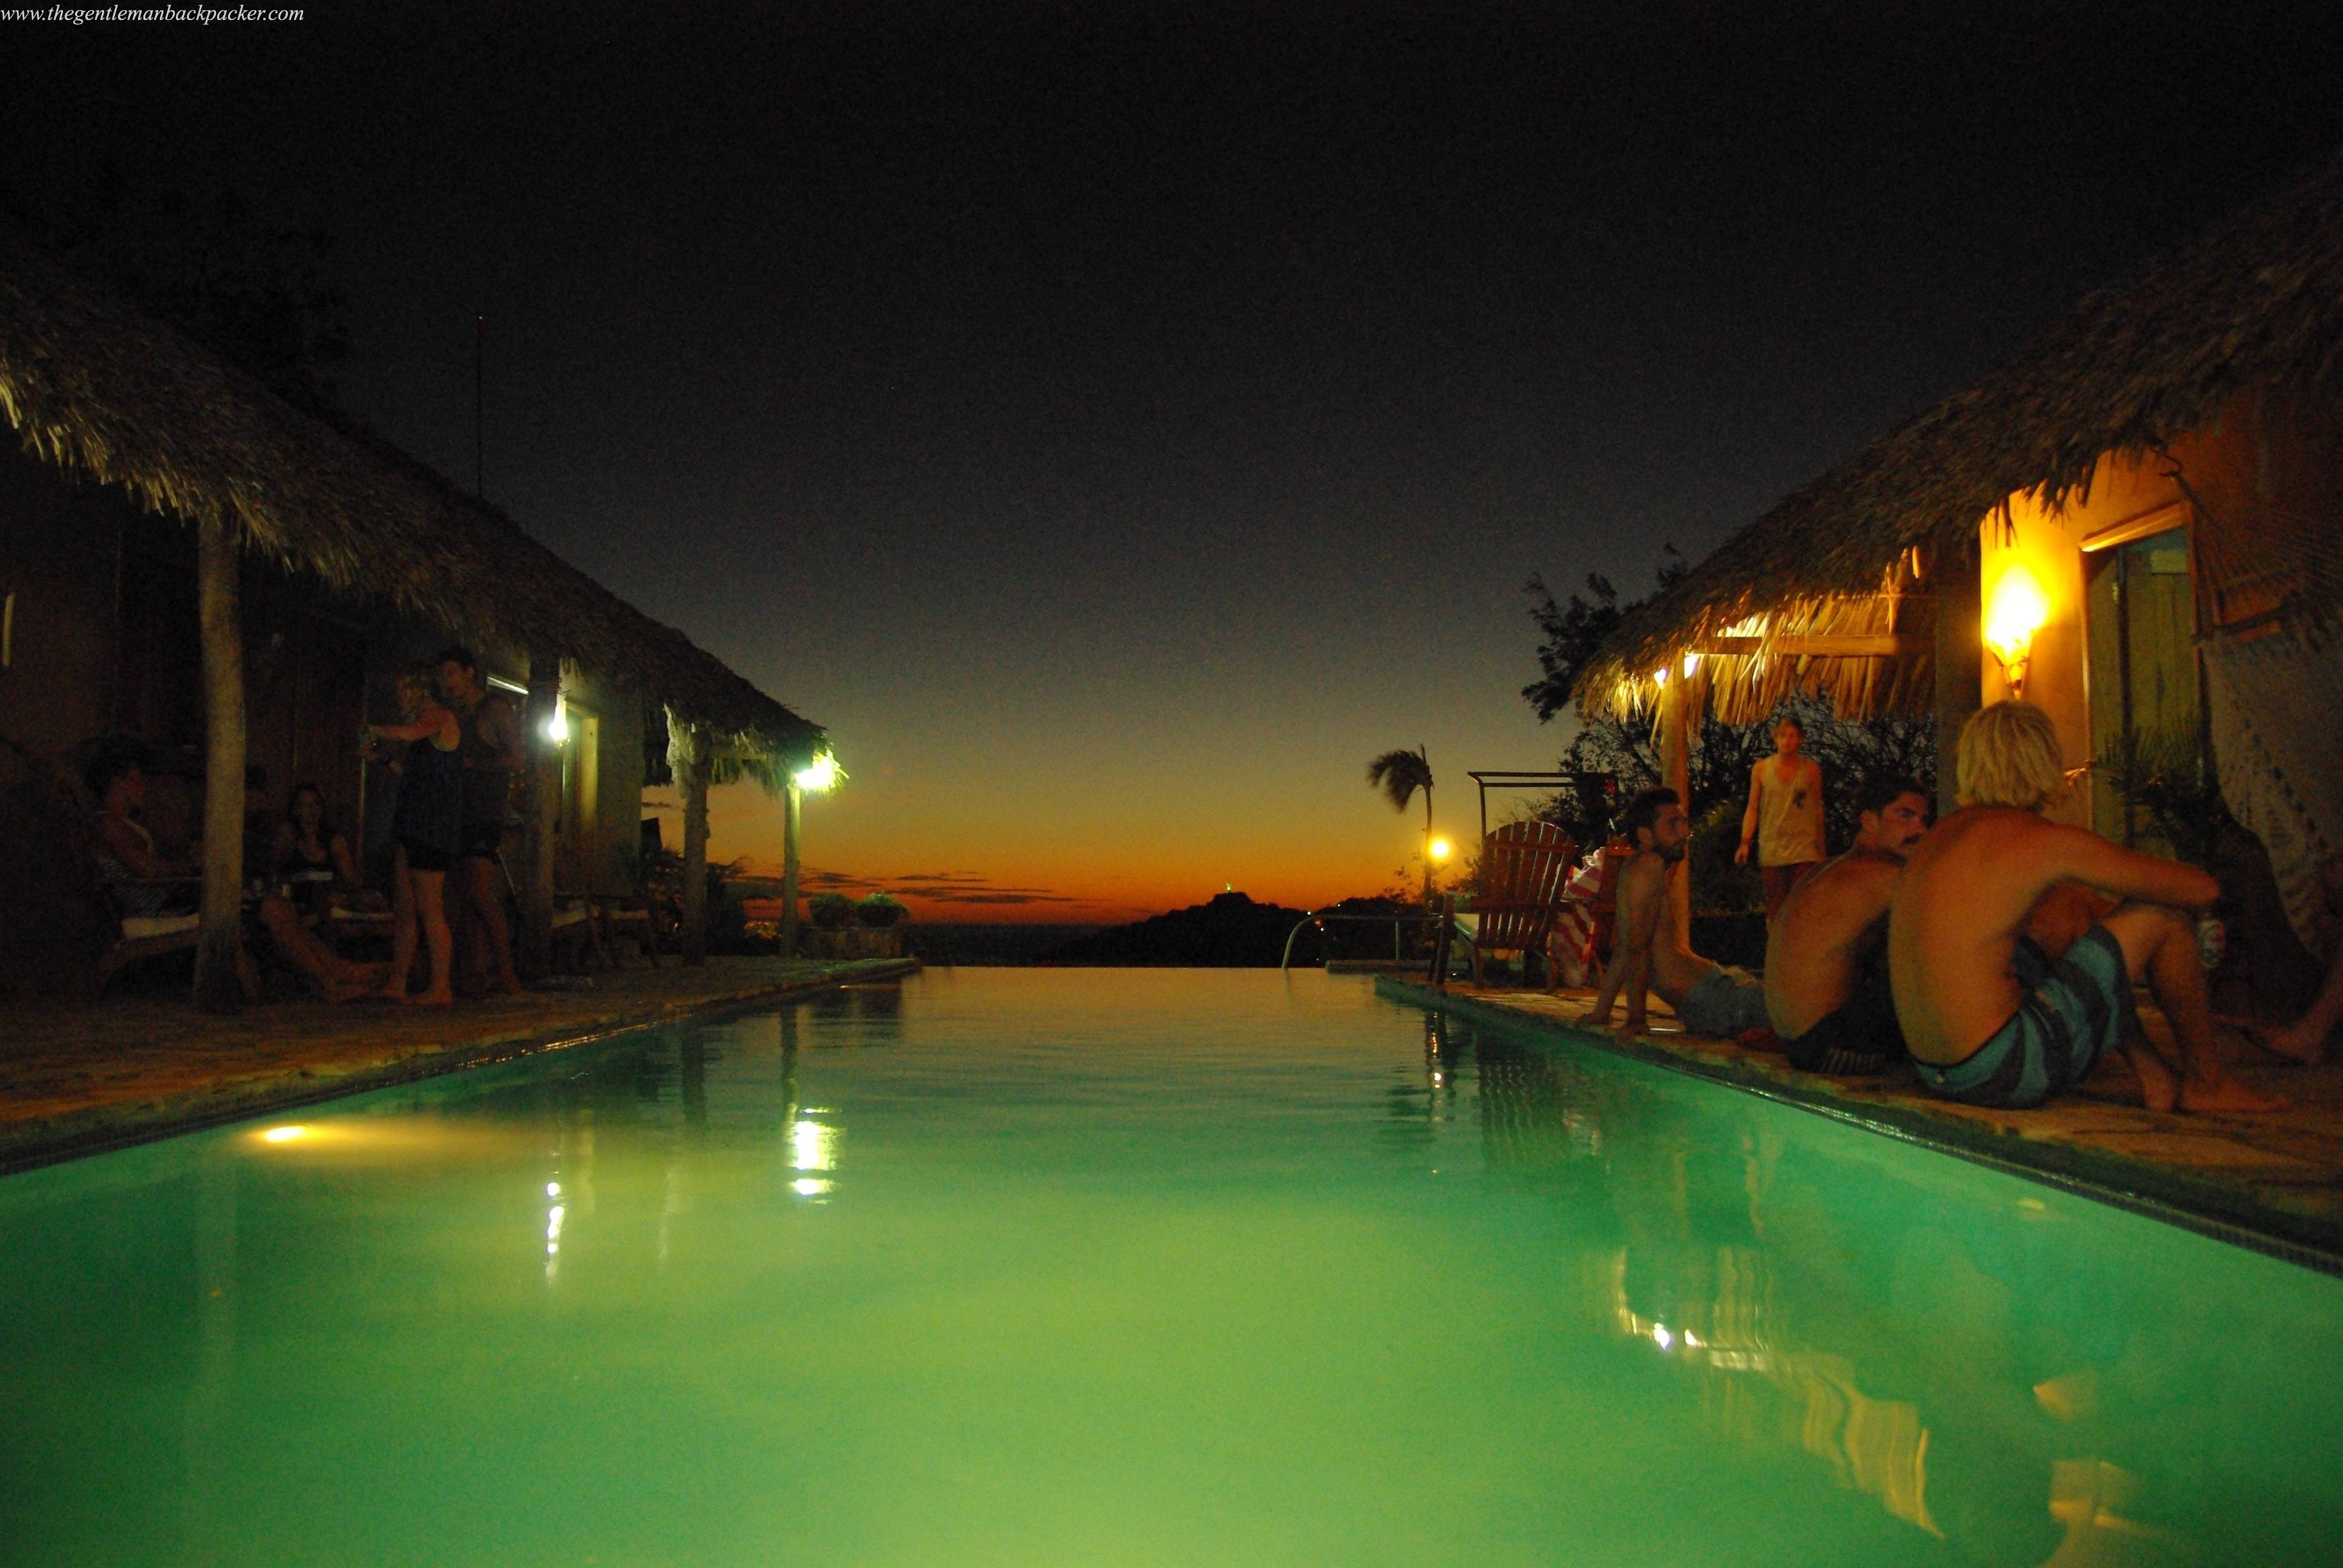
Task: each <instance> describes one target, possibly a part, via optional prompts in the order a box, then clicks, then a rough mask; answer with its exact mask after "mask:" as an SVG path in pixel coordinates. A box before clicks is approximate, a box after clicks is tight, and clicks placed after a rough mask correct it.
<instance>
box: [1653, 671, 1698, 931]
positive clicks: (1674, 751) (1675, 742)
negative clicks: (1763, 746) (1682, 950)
mask: <svg viewBox="0 0 2343 1568" xmlns="http://www.w3.org/2000/svg"><path fill="white" fill-rule="evenodd" d="M1669 673H1670V674H1671V676H1672V677H1673V678H1671V679H1669V680H1668V681H1667V682H1666V683H1665V684H1664V685H1663V686H1661V688H1660V782H1661V783H1662V784H1663V785H1664V786H1666V787H1667V788H1668V789H1673V790H1674V791H1675V792H1676V799H1678V800H1681V801H1683V802H1684V809H1685V810H1687V811H1689V810H1691V809H1692V703H1691V702H1690V700H1689V698H1690V696H1691V694H1690V693H1689V692H1687V691H1686V690H1685V689H1684V688H1685V686H1686V684H1687V683H1686V682H1685V680H1684V678H1683V677H1682V675H1681V674H1677V673H1676V672H1674V671H1671V672H1669ZM1668 891H1669V894H1670V896H1671V897H1672V898H1673V900H1674V904H1675V911H1676V912H1675V921H1676V940H1678V941H1680V942H1682V943H1683V944H1684V946H1685V947H1686V948H1687V949H1689V948H1690V947H1691V946H1692V857H1691V856H1689V855H1687V856H1685V857H1684V859H1681V860H1679V861H1677V862H1676V864H1675V866H1674V869H1672V870H1670V871H1669V873H1668Z"/></svg>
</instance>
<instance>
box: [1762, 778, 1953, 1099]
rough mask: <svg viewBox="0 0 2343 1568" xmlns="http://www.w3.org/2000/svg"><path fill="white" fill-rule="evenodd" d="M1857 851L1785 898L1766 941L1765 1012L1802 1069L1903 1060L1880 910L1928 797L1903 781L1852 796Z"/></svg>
mask: <svg viewBox="0 0 2343 1568" xmlns="http://www.w3.org/2000/svg"><path fill="white" fill-rule="evenodd" d="M1855 823H1856V828H1857V831H1856V833H1855V847H1854V848H1853V849H1849V850H1847V852H1846V853H1845V854H1844V855H1841V856H1840V857H1839V858H1838V859H1835V860H1833V861H1831V862H1830V863H1829V864H1827V865H1825V866H1824V867H1823V868H1822V869H1820V870H1818V871H1816V872H1815V873H1814V874H1813V875H1812V876H1810V877H1808V878H1807V879H1805V881H1804V882H1802V883H1800V884H1799V885H1798V887H1797V888H1796V889H1795V890H1793V891H1792V892H1791V894H1790V896H1789V897H1788V898H1787V899H1785V900H1783V901H1782V907H1781V910H1780V911H1779V912H1778V913H1777V914H1776V915H1775V920H1774V923H1773V925H1772V927H1771V928H1770V929H1769V930H1767V932H1766V940H1765V1011H1766V1012H1767V1014H1768V1015H1769V1016H1771V1017H1772V1019H1773V1020H1774V1032H1775V1034H1777V1035H1779V1036H1781V1037H1782V1054H1783V1055H1784V1056H1786V1057H1788V1058H1789V1059H1790V1065H1791V1066H1793V1067H1795V1068H1797V1069H1799V1070H1801V1071H1805V1072H1835V1073H1863V1072H1877V1071H1879V1070H1881V1069H1883V1068H1885V1066H1886V1065H1887V1064H1888V1063H1889V1062H1891V1061H1900V1060H1903V1058H1904V1054H1905V1052H1904V1033H1903V1031H1902V1030H1900V1029H1898V1028H1897V1027H1896V996H1895V992H1894V990H1893V989H1892V988H1891V987H1890V986H1889V984H1888V980H1887V906H1888V903H1889V902H1890V900H1893V899H1894V898H1895V896H1896V877H1897V875H1898V874H1899V873H1901V872H1902V871H1903V869H1904V860H1905V858H1906V856H1908V855H1910V854H1911V852H1912V846H1913V845H1915V844H1916V843H1918V842H1919V841H1920V836H1921V835H1922V834H1924V833H1926V831H1927V830H1928V797H1927V793H1926V791H1925V790H1923V789H1921V788H1920V786H1919V785H1918V784H1916V782H1914V781H1913V780H1912V779H1906V778H1902V777H1889V778H1881V779H1871V780H1869V781H1868V782H1866V783H1865V785H1864V787H1863V788H1862V789H1860V790H1858V791H1857V792H1856V794H1855Z"/></svg>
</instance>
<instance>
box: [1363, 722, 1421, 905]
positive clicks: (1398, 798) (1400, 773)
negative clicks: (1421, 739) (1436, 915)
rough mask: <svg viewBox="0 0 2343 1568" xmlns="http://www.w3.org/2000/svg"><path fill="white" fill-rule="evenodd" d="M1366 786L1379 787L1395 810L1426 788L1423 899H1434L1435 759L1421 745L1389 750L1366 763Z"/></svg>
mask: <svg viewBox="0 0 2343 1568" xmlns="http://www.w3.org/2000/svg"><path fill="white" fill-rule="evenodd" d="M1367 787H1368V788H1369V789H1380V790H1382V791H1383V799H1386V800H1388V801H1390V802H1391V803H1392V809H1393V810H1394V811H1404V810H1406V809H1407V803H1408V802H1409V801H1410V800H1412V799H1414V798H1415V792H1416V791H1417V790H1419V789H1421V790H1423V901H1424V902H1425V903H1426V904H1429V903H1431V902H1432V761H1431V759H1430V758H1428V757H1427V756H1425V754H1424V749H1423V747H1421V746H1419V747H1417V748H1416V749H1414V750H1413V751H1386V752H1384V753H1383V755H1382V756H1380V757H1378V758H1376V759H1374V760H1373V762H1370V763H1368V764H1367Z"/></svg>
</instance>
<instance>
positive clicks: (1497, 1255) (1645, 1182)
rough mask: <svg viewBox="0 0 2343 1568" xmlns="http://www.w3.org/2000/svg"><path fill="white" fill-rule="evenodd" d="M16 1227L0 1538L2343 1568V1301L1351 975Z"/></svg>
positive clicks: (494, 1106) (286, 1134)
mask: <svg viewBox="0 0 2343 1568" xmlns="http://www.w3.org/2000/svg"><path fill="white" fill-rule="evenodd" d="M0 1257H5V1260H6V1262H5V1272H4V1273H0V1344H4V1345H5V1349H0V1560H5V1562H6V1563H12V1564H14V1563H24V1564H40V1565H43V1568H53V1565H64V1564H72V1563H236V1564H247V1563H249V1564H278V1563H284V1564H294V1563H298V1564H343V1563H347V1564H398V1565H401V1568H413V1565H421V1564H475V1563H477V1564H499V1565H512V1564H537V1563H564V1564H603V1565H610V1568H618V1565H633V1564H654V1563H656V1564H709V1565H715V1564H732V1563H758V1564H765V1563H809V1564H823V1565H855V1564H954V1565H959V1564H991V1563H1001V1564H1010V1563H1014V1564H1021V1565H1029V1564H1181V1565H1191V1564H1232V1565H1249V1564H1282V1563H1312V1564H1342V1565H1353V1564H1380V1563H1391V1564H1411V1565H1414V1564H1471V1565H1483V1564H1486V1565H1497V1564H1513V1563H1537V1564H1555V1563H1570V1564H1576V1563H1589V1564H1595V1563H1600V1564H1614V1563H1615V1564H1637V1563H1670V1564H1673V1563H1686V1564H1691V1563H1699V1564H1715V1563H1736V1564H1741V1563H1796V1564H1841V1563H1846V1564H1858V1563H1859V1564H1882V1563H1996V1564H1999V1563H2007V1564H2027V1565H2031V1564H2036V1563H2046V1562H2052V1561H2056V1562H2057V1563H2061V1564H2067V1563H2103V1564H2147V1563H2158V1564H2160V1563H2254V1564H2262V1563H2333V1562H2336V1561H2337V1560H2338V1556H2343V1284H2338V1282H2335V1281H2331V1280H2328V1279H2325V1278H2322V1277H2320V1276H2318V1275H2316V1274H2313V1273H2310V1272H2308V1271H2303V1270H2300V1269H2298V1268H2295V1267H2293V1266H2290V1265H2288V1264H2284V1263H2280V1262H2277V1261H2271V1260H2268V1259H2265V1258H2262V1257H2259V1256H2257V1255H2255V1254H2252V1253H2249V1252H2246V1251H2238V1250H2235V1249H2231V1248H2227V1247H2224V1246H2222V1245H2220V1244H2218V1243H2216V1242H2213V1241H2206V1240H2203V1239H2201V1238H2199V1237H2197V1236H2194V1235H2190V1234H2187V1233H2186V1232H2183V1231H2177V1230H2174V1229H2170V1228H2168V1227H2165V1226H2162V1225H2158V1224H2157V1223H2155V1222H2153V1221H2147V1220H2143V1219H2139V1218H2137V1217H2134V1216H2132V1215H2129V1214H2127V1213H2123V1212H2119V1211H2114V1210H2110V1209H2107V1208H2103V1207H2100V1206H2097V1205H2095V1204H2092V1203H2089V1202H2087V1201H2082V1200H2078V1199H2073V1198H2068V1197H2066V1196H2063V1195H2061V1194H2059V1193H2057V1192H2055V1191H2049V1190H2046V1189H2044V1188H2040V1187H2036V1186H2034V1185H2030V1184H2028V1183H2026V1182H2023V1181H2017V1180H2016V1179H2014V1178H2010V1177H2006V1176H2002V1175H1999V1174H1996V1173H1994V1172H1991V1171H1984V1170H1980V1169H1978V1168H1976V1167H1974V1166H1970V1165H1966V1164H1963V1163H1960V1162H1958V1161H1953V1160H1950V1159H1947V1158H1944V1157H1942V1156H1938V1155H1935V1154H1930V1153H1927V1152H1925V1151H1916V1150H1913V1149H1909V1148H1906V1147H1903V1146H1900V1145H1897V1144H1896V1143H1893V1142H1891V1141H1887V1140H1885V1139H1883V1138H1879V1137H1876V1136H1874V1135H1871V1134H1868V1133H1865V1132H1861V1131H1855V1130H1853V1129H1849V1128H1845V1127H1842V1126H1839V1125H1837V1124H1835V1123H1833V1122H1829V1121H1823V1120H1821V1119H1819V1118H1816V1117H1814V1116H1810V1115H1806V1114H1804V1113H1802V1112H1799V1111H1792V1110H1787V1109H1784V1108H1781V1107H1777V1106H1775V1105H1771V1104H1769V1103H1766V1102H1764V1101H1757V1100H1754V1099H1751V1098H1748V1097H1745V1096H1742V1095H1738V1094H1735V1093H1733V1092H1731V1091H1726V1090H1724V1089H1721V1088H1718V1087H1715V1086H1713V1085H1709V1084H1704V1083H1700V1082H1696V1081H1690V1080H1686V1079H1683V1078H1678V1077H1674V1076H1673V1075H1670V1074H1667V1073H1664V1072H1661V1071H1658V1070H1654V1069H1652V1068H1649V1067H1646V1066H1644V1065H1641V1064H1638V1063H1634V1062H1629V1061H1623V1060H1617V1059H1614V1058H1612V1057H1609V1056H1605V1055H1603V1054H1600V1053H1595V1052H1584V1051H1580V1050H1576V1049H1574V1048H1570V1047H1566V1046H1564V1047H1554V1046H1552V1045H1541V1044H1539V1043H1536V1042H1534V1041H1533V1040H1527V1039H1524V1038H1521V1037H1514V1036H1511V1035H1509V1034H1503V1033H1499V1032H1496V1031H1494V1030H1490V1029H1488V1028H1482V1029H1479V1030H1475V1029H1473V1028H1472V1027H1470V1026H1464V1025H1442V1024H1441V1023H1439V1022H1438V1021H1437V1020H1431V1019H1428V1018H1427V1017H1426V1015H1424V1014H1423V1013H1421V1012H1418V1011H1415V1010H1410V1009H1406V1008H1403V1007H1400V1006H1398V1005H1396V1004H1392V1003H1387V1002H1383V1001H1379V1000H1376V999H1375V998H1374V997H1373V995H1372V994H1371V992H1370V990H1369V989H1368V985H1367V982H1366V981H1364V980H1343V979H1333V980H1330V979H1328V978H1326V977H1323V976H1321V975H1316V974H1308V975H1296V976H1294V977H1292V979H1291V980H1290V981H1287V980H1281V979H1280V978H1279V977H1278V976H1277V975H1275V974H1269V973H1255V972H1228V971H1217V972H1216V971H1128V970H1126V971H1096V970H1090V971H1083V970H1071V971H1067V970H1058V971H1035V970H957V971H953V970H943V971H931V972H930V973H928V974H926V975H924V976H922V977H920V978H919V979H917V980H912V981H910V982H907V983H906V984H904V985H903V986H902V987H901V988H900V990H896V989H891V988H890V989H873V990H850V991H846V992H842V993H838V994H834V995H831V996H828V997H824V998H822V999H820V1000H817V1001H814V1002H810V1003H807V1004H804V1005H801V1006H798V1007H793V1008H790V1009H788V1010H781V1011H779V1012H766V1013H762V1014H757V1015H752V1016H747V1017H741V1018H737V1019H733V1020H725V1021H720V1022H710V1023H704V1024H692V1025H684V1026H678V1027H673V1028H668V1029H663V1030H652V1031H645V1032H640V1033H637V1034H633V1035H628V1036H622V1037H619V1038H617V1039H614V1040H608V1041H606V1042H603V1043H601V1044H599V1045H596V1046H592V1047H587V1048H582V1049H579V1050H572V1051H568V1052H561V1053H556V1054H554V1055H551V1056H546V1057H539V1058H536V1059H532V1060H524V1061H519V1062H515V1063H511V1064H508V1065H507V1066H505V1067H501V1068H497V1069H493V1070H483V1071H477V1072H470V1073H465V1074H460V1075H458V1076H455V1077H451V1078H445V1079H439V1080H436V1081H431V1082H428V1083H426V1084H422V1085H419V1086H415V1087H411V1088H407V1089H401V1090H396V1091H385V1092H382V1093H377V1094H373V1095H369V1096H367V1097H364V1098H361V1099H354V1100H348V1101H338V1102H336V1103H334V1104H331V1105H328V1106H322V1107H317V1108H315V1109H312V1110H310V1111H306V1112H303V1113H302V1114H301V1115H299V1116H298V1117H295V1118H287V1119H285V1120H283V1121H278V1122H272V1123H250V1124H246V1125H242V1126H237V1127H233V1128H227V1129H223V1130H220V1131H213V1132H206V1133H202V1134H198V1135H194V1136H190V1137H186V1138H181V1139H178V1140H175V1141H170V1142H166V1143H158V1144H152V1145H148V1146H146V1147H143V1148H139V1149H135V1150H131V1151H126V1152H122V1153H117V1154H112V1155H106V1156H103V1157H100V1158H96V1159H90V1160H85V1161H77V1162H75V1163H72V1164H67V1165H62V1166H56V1167H53V1168H50V1169H46V1170H41V1171H31V1172H27V1173H25V1174H22V1175H17V1176H14V1177H10V1178H8V1179H6V1180H5V1181H0Z"/></svg>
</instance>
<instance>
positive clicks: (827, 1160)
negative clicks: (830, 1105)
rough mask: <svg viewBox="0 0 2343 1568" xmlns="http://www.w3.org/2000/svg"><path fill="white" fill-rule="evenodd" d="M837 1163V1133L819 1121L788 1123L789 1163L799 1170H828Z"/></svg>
mask: <svg viewBox="0 0 2343 1568" xmlns="http://www.w3.org/2000/svg"><path fill="white" fill-rule="evenodd" d="M837 1163H838V1134H837V1133H836V1132H835V1131H831V1130H830V1128H827V1127H824V1126H823V1125H822V1124H821V1123H820V1122H819V1121H793V1122H791V1123H790V1124H789V1164H790V1166H791V1168H792V1169H795V1170H799V1171H828V1170H830V1169H831V1168H832V1167H834V1166H835V1165H836V1164H837Z"/></svg>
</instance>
